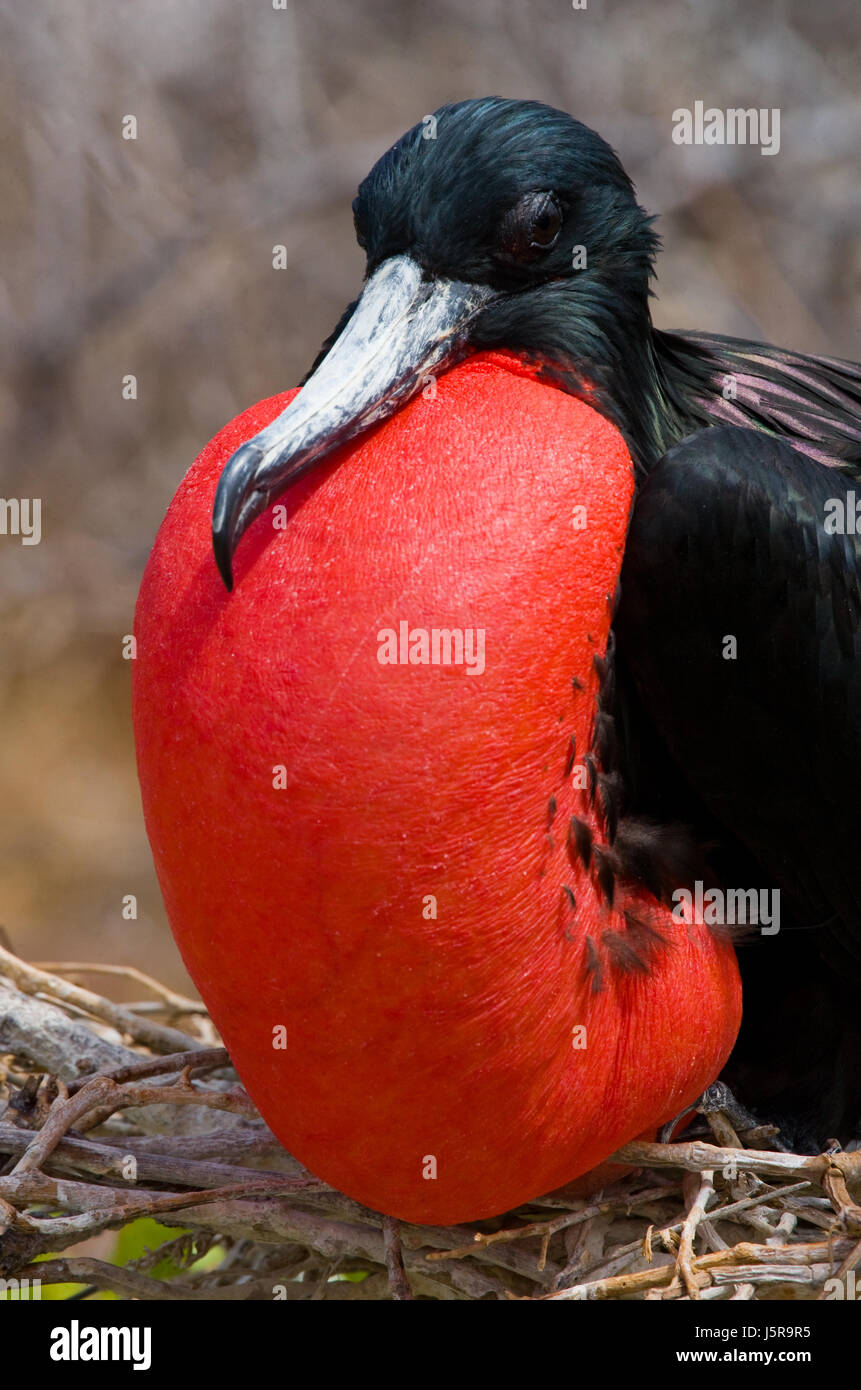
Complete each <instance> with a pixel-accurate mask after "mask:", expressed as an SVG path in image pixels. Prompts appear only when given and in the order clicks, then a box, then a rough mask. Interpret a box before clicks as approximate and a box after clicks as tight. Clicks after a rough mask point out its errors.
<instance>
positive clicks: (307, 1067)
mask: <svg viewBox="0 0 861 1390" xmlns="http://www.w3.org/2000/svg"><path fill="white" fill-rule="evenodd" d="M292 394H294V393H286V394H285V395H281V396H277V397H275V398H273V399H271V400H268V401H263V402H261V403H260V404H259V405H257V406H255V407H254V408H253V409H252V410H249V411H247V412H245V413H244V414H243V415H241V416H239V417H238V418H237V419H236V420H234V421H232V422H231V424H229V425H228V426H226V428H225V429H223V430H222V431H221V432H220V433H219V434H218V435H217V436H216V437H215V439H213V440H212V442H211V443H210V444H209V445H208V446H207V447H206V448H205V449H204V451H203V453H202V454H201V455H200V457H199V458H198V459H197V461H196V462H195V464H194V465H193V467H192V468H191V470H190V472H189V473H188V475H187V477H186V478H185V479H184V481H183V482H182V484H181V485H180V487H179V490H178V491H177V494H176V496H175V498H174V500H173V502H172V504H171V506H170V509H169V511H168V514H167V517H166V518H165V521H164V524H163V525H162V528H161V530H160V532H159V535H158V537H157V540H156V543H155V546H154V548H153V552H152V555H151V557H150V561H149V564H148V566H147V569H146V573H145V575H144V579H143V583H142V585H141V591H140V597H139V600H138V606H137V613H136V617H135V635H136V637H137V653H138V654H137V660H136V661H135V664H134V723H135V736H136V742H137V755H138V765H139V772H140V782H141V790H142V796H143V805H144V812H145V816H146V825H147V831H148V833H149V838H150V843H151V845H152V851H153V856H154V858H155V864H156V868H157V871H158V876H159V881H160V884H161V888H162V892H163V894H164V900H165V905H166V908H167V913H168V917H169V919H170V923H171V926H172V928H173V932H174V934H175V936H176V939H177V942H178V943H179V947H180V950H181V952H182V956H183V959H184V961H185V963H186V965H187V967H188V970H189V972H190V973H191V976H192V978H193V979H194V981H195V983H196V984H197V987H198V989H199V990H200V993H201V995H202V997H203V999H204V1001H205V1003H206V1005H207V1007H208V1008H209V1010H210V1012H211V1015H212V1018H213V1020H214V1022H215V1024H216V1026H217V1028H218V1029H219V1031H220V1033H221V1035H222V1037H223V1038H224V1041H225V1044H226V1046H227V1047H228V1048H229V1050H230V1053H231V1056H232V1057H233V1060H234V1062H235V1064H236V1067H237V1069H238V1071H239V1074H240V1076H241V1077H242V1080H243V1082H244V1083H245V1085H246V1087H247V1089H248V1092H249V1094H250V1095H251V1096H252V1098H253V1099H254V1101H255V1103H256V1104H257V1106H258V1107H259V1109H260V1111H261V1113H262V1115H263V1117H264V1119H265V1120H266V1121H267V1123H268V1124H269V1125H270V1126H271V1128H272V1129H273V1130H274V1132H275V1133H276V1134H277V1135H278V1137H279V1139H280V1140H281V1141H282V1143H283V1144H284V1145H285V1146H286V1147H287V1148H288V1149H289V1150H290V1151H291V1152H292V1153H293V1154H294V1155H295V1156H296V1157H297V1158H298V1159H299V1160H300V1161H301V1162H302V1163H304V1164H305V1165H306V1166H307V1167H308V1168H309V1169H310V1170H311V1171H312V1172H313V1173H314V1174H316V1175H317V1176H318V1177H320V1178H322V1179H324V1180H325V1181H326V1182H328V1183H331V1184H332V1185H334V1186H335V1187H337V1188H340V1189H341V1190H343V1191H344V1192H346V1193H347V1194H348V1195H349V1196H350V1197H352V1198H355V1199H356V1200H358V1201H360V1202H363V1203H365V1204H366V1205H367V1206H369V1207H372V1208H375V1209H376V1210H378V1211H382V1212H385V1213H389V1214H391V1215H394V1216H397V1217H400V1218H403V1219H405V1220H408V1221H417V1222H433V1223H451V1222H458V1221H466V1220H473V1219H477V1218H481V1217H487V1216H492V1215H496V1214H498V1213H500V1212H503V1211H506V1210H507V1209H509V1208H511V1207H513V1206H516V1205H518V1204H519V1203H522V1202H524V1201H528V1200H530V1199H532V1198H535V1197H537V1196H539V1195H540V1194H542V1193H546V1192H549V1191H551V1190H552V1189H554V1188H558V1187H560V1186H562V1185H564V1184H565V1183H568V1182H569V1181H571V1180H572V1179H573V1178H575V1177H577V1176H578V1175H580V1174H583V1173H586V1172H587V1171H588V1170H590V1169H592V1168H594V1167H595V1165H597V1164H599V1163H601V1162H602V1161H603V1160H604V1159H606V1158H607V1157H608V1155H610V1154H612V1153H613V1152H614V1151H615V1150H616V1149H617V1148H618V1147H619V1146H620V1145H621V1144H624V1143H625V1142H626V1141H627V1140H629V1139H631V1138H633V1137H635V1136H638V1135H643V1134H644V1133H645V1132H647V1131H648V1132H649V1133H652V1132H653V1131H654V1130H655V1129H656V1127H657V1126H658V1125H661V1124H663V1123H664V1122H666V1121H667V1120H669V1119H671V1118H672V1117H673V1116H674V1115H676V1114H678V1113H679V1111H681V1110H682V1109H683V1108H684V1107H685V1106H686V1105H688V1104H689V1103H690V1102H691V1101H692V1100H693V1099H694V1098H695V1097H696V1096H697V1095H698V1093H699V1092H701V1091H702V1090H703V1088H704V1087H705V1086H706V1085H707V1084H708V1083H709V1082H711V1081H712V1080H713V1079H714V1077H715V1076H716V1075H717V1073H718V1072H719V1070H720V1068H721V1066H722V1065H723V1063H724V1061H725V1059H726V1058H727V1056H728V1054H729V1052H730V1049H731V1047H732V1044H733V1041H734V1038H735V1035H736V1031H737V1029H738V1024H739V1020H740V1013H741V1003H740V985H739V977H738V972H737V967H736V961H735V955H734V952H733V950H732V948H731V946H730V945H728V944H726V943H723V942H720V941H718V940H716V939H715V938H713V937H712V936H711V935H710V934H709V932H708V930H707V929H706V928H705V927H703V926H698V925H695V924H694V925H687V924H685V923H681V922H678V921H676V920H675V919H674V918H673V916H672V915H671V913H670V912H669V910H668V909H666V908H664V907H662V906H660V905H659V904H658V903H657V902H656V901H655V900H654V899H651V898H649V897H648V895H646V894H644V893H641V892H632V891H630V890H628V891H627V892H625V891H623V890H622V889H621V888H620V887H618V885H617V887H616V891H615V895H614V897H613V900H612V902H610V901H608V899H607V895H606V893H605V892H604V891H603V890H602V888H601V885H600V883H599V875H598V872H597V870H598V864H599V860H600V849H601V846H602V844H604V843H605V842H606V840H607V831H606V827H605V825H604V823H603V821H602V816H601V809H600V799H599V798H595V797H594V796H590V793H589V790H588V786H586V787H585V788H584V778H583V770H584V766H585V764H584V757H585V755H586V754H587V753H588V752H589V750H590V746H591V741H592V735H593V724H594V718H595V711H596V693H597V689H598V675H597V673H596V669H595V657H596V656H597V657H601V656H602V655H603V653H604V652H605V649H606V646H607V640H608V632H609V625H610V620H611V606H612V597H613V595H614V593H615V590H616V585H617V581H618V578H619V571H620V566H621V562H622V555H623V551H624V545H625V536H626V531H627V526H628V519H629V514H630V510H631V506H632V500H633V476H632V465H631V461H630V458H629V455H628V452H627V449H626V447H625V444H624V442H623V440H622V438H621V436H620V435H619V433H618V432H617V430H616V429H615V428H614V427H613V426H612V425H611V424H609V423H608V421H607V420H605V419H604V418H602V417H601V416H600V415H598V414H597V413H596V412H595V411H594V410H592V409H591V408H590V407H589V406H588V405H585V404H583V403H582V402H581V401H579V400H577V399H575V398H573V397H572V396H569V395H566V394H564V393H563V392H561V391H560V390H558V389H556V388H554V387H552V386H550V385H546V384H542V383H541V382H540V381H539V380H537V379H536V377H535V375H534V374H533V373H532V372H531V371H530V370H529V369H528V368H526V367H524V366H523V365H521V364H520V363H519V362H518V361H517V359H516V358H512V357H509V356H506V355H502V354H493V355H487V354H486V355H479V356H474V357H471V358H469V359H468V360H467V361H466V362H465V363H464V364H463V365H461V366H459V367H457V368H456V369H454V370H452V371H450V372H448V373H447V374H445V375H443V376H441V377H440V378H439V380H438V381H437V382H436V383H435V385H434V387H433V388H432V389H429V390H427V391H425V392H424V393H423V394H420V395H418V396H417V397H416V398H414V399H413V400H412V401H411V402H410V403H409V404H408V405H406V406H405V407H404V408H403V409H401V410H400V411H399V412H398V413H396V414H395V415H394V416H392V417H391V418H390V419H389V420H387V421H386V422H385V423H383V424H381V425H378V426H376V427H375V428H373V429H371V430H370V431H369V432H367V433H366V434H364V435H363V436H362V437H361V438H359V439H357V440H355V441H353V442H352V443H350V444H349V445H347V446H345V447H342V448H340V449H339V450H338V451H337V452H336V453H334V454H332V455H331V456H330V457H329V458H328V459H327V460H326V461H325V462H324V463H323V464H321V465H320V466H319V467H318V468H317V469H316V470H314V471H313V472H311V473H308V474H306V475H305V476H303V477H302V478H301V479H300V480H299V481H298V482H296V483H295V484H294V485H293V486H292V488H291V489H290V490H289V491H288V492H287V493H285V494H284V495H283V497H282V498H281V499H280V500H279V501H276V503H275V504H274V505H273V506H271V507H270V508H269V510H268V511H267V512H266V513H264V514H263V515H262V516H260V517H259V518H258V519H257V520H256V521H255V522H254V523H253V525H252V526H251V528H250V530H249V532H248V535H247V537H246V539H244V540H243V542H242V544H241V546H240V547H239V551H238V554H237V558H236V568H235V575H236V584H235V589H234V592H233V593H232V594H228V593H227V592H226V591H225V589H224V586H223V584H222V582H221V580H220V579H219V576H218V573H217V571H216V568H215V564H214V563H213V558H212V551H211V540H210V520H211V512H212V504H213V495H214V491H215V487H216V483H217V481H218V478H219V474H220V473H221V470H222V468H223V467H224V465H225V463H226V461H227V459H228V458H229V457H230V455H231V453H232V452H233V450H234V449H236V448H237V446H238V445H239V444H240V443H241V442H243V441H244V440H246V439H248V438H249V437H250V436H252V435H253V434H255V433H256V432H257V431H258V430H259V429H261V428H262V427H263V426H264V425H265V424H267V423H268V422H269V421H270V420H271V419H272V418H274V416H275V415H276V414H278V413H279V412H280V411H281V410H283V409H284V407H285V405H286V404H287V402H288V401H289V400H290V399H291V398H292ZM572 740H573V742H572ZM587 780H588V779H587ZM572 817H573V818H574V819H573V821H572ZM596 847H597V849H598V856H596V853H595V848H596ZM626 914H627V915H626ZM637 962H639V964H638V963H637Z"/></svg>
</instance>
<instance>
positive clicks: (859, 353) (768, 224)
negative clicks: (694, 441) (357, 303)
mask: <svg viewBox="0 0 861 1390" xmlns="http://www.w3.org/2000/svg"><path fill="white" fill-rule="evenodd" d="M580 2H581V3H582V0H580ZM275 4H276V5H279V6H281V8H277V9H276V8H275V7H274V5H273V0H87V3H85V4H79V5H69V4H68V3H63V0H29V3H28V4H26V5H24V4H22V3H20V0H0V141H2V145H1V146H0V150H1V151H2V153H0V159H2V197H0V324H2V333H0V353H2V379H0V439H1V440H2V450H0V467H2V486H0V495H2V497H4V498H9V497H40V498H41V499H42V540H41V543H40V544H39V545H38V546H22V545H21V544H20V541H19V539H18V538H16V537H14V536H8V535H7V536H0V701H2V736H0V799H2V815H0V923H2V924H3V926H4V927H5V929H6V932H7V933H8V937H9V939H10V940H11V942H12V943H13V945H14V947H15V949H16V950H17V951H18V952H19V953H20V954H22V955H25V956H27V957H28V958H29V959H32V960H70V959H77V960H101V961H107V962H116V963H124V964H132V965H137V966H140V967H143V968H145V969H147V970H150V971H152V972H153V973H154V974H156V975H158V976H160V977H161V978H162V979H163V980H164V981H165V982H166V983H168V984H172V985H176V986H182V985H184V984H186V977H185V974H184V971H183V969H182V965H181V962H180V960H179V956H178V953H177V951H176V948H175V947H174V945H173V941H172V938H171V936H170V933H169V930H168V927H167V923H166V919H165V915H164V910H163V907H162V904H161V898H160V895H159V891H158V885H157V883H156V880H155V876H154V873H153V870H152V865H151V861H150V855H149V848H148V845H147V840H146V835H145V832H144V826H143V820H142V816H141V812H140V803H139V798H138V791H137V781H136V775H135V765H134V749H133V745H132V734H131V723H130V717H129V684H130V672H129V663H128V662H127V661H125V660H123V657H122V643H123V637H124V636H125V634H127V633H130V632H131V631H132V615H133V610H134V602H135V597H136V593H137V588H138V584H139V581H140V576H141V573H142V570H143V566H144V564H145V562H146V558H147V554H148V551H149V548H150V545H151V543H152V540H153V537H154V535H155V532H156V530H157V528H158V526H159V523H160V521H161V519H162V517H163V515H164V512H165V509H166V507H167V505H168V503H169V501H170V499H171V496H172V495H173V492H174V490H175V488H176V486H177V484H178V482H179V480H180V478H181V477H182V475H183V473H184V472H185V470H186V469H187V468H188V467H189V465H190V464H191V462H192V460H193V459H194V457H195V455H196V454H197V453H198V451H199V450H200V449H201V447H202V446H203V445H204V444H205V443H206V441H207V440H208V439H209V438H210V437H211V436H212V435H213V434H214V433H215V432H216V431H217V430H218V429H219V428H220V427H221V426H222V425H223V424H224V423H225V422H226V421H227V420H228V419H229V418H230V417H231V416H233V415H235V414H237V413H238V412H239V411H240V410H243V409H244V408H246V407H247V406H249V405H251V404H252V403H253V402H254V401H256V400H258V399H260V398H261V397H264V396H269V395H272V394H274V393H275V392H277V391H280V390H283V389H285V388H286V387H287V386H289V385H291V384H293V383H295V382H296V381H297V379H298V378H299V377H300V376H301V375H302V374H303V373H304V372H305V370H306V369H307V367H308V366H309V365H310V363H311V361H312V359H313V358H314V356H315V354H316V352H317V349H318V347H319V344H320V342H321V341H322V340H323V338H324V337H325V336H326V335H327V334H328V333H329V331H330V330H331V328H332V327H333V326H334V324H335V322H336V320H337V319H338V317H339V315H340V313H341V311H342V309H343V307H344V305H345V304H346V303H347V301H348V300H349V299H351V298H353V297H354V295H355V292H356V289H357V286H358V284H359V282H360V280H361V273H362V264H363V261H362V255H361V253H360V251H359V249H358V247H357V246H356V245H355V242H354V239H353V229H352V216H351V212H350V202H351V200H352V198H353V195H354V192H355V188H356V185H357V184H358V182H359V181H360V179H361V178H362V177H363V175H364V174H365V173H366V172H367V170H368V169H369V168H370V166H371V164H372V163H373V162H374V161H375V160H376V158H377V157H378V156H379V155H380V154H381V153H382V152H383V151H384V150H385V149H386V148H387V147H388V146H389V145H390V144H391V143H392V142H393V141H394V140H395V139H396V138H397V137H398V136H399V135H400V134H401V133H402V132H403V131H404V130H405V129H407V128H408V127H409V126H411V125H413V124H414V123H415V122H416V121H418V120H421V118H422V117H423V116H424V115H426V114H428V113H430V112H432V111H433V110H434V109H435V108H436V107H437V106H439V105H441V104H442V103H443V102H446V101H452V100H457V99H460V98H464V97H470V96H482V95H487V94H492V93H493V94H500V95H503V96H513V97H531V98H537V99H540V100H542V101H546V102H549V103H551V104H552V105H555V106H559V107H562V108H564V109H566V110H568V111H570V112H571V113H572V114H573V115H575V116H577V117H579V118H580V119H581V120H583V121H585V122H586V123H587V124H589V125H592V126H594V127H595V128H596V129H598V130H599V131H600V132H601V134H602V135H603V136H604V137H605V138H606V139H608V140H609V141H610V143H611V144H612V145H613V146H614V147H615V148H616V149H617V151H618V152H619V154H620V156H621V158H622V160H623V163H624V164H625V166H626V168H627V169H628V172H629V173H630V174H631V176H632V177H633V179H634V181H635V183H636V185H637V189H638V193H639V197H640V201H641V203H643V204H644V206H645V207H647V208H648V209H649V210H650V211H651V212H655V213H659V214H660V215H661V218H660V223H659V230H660V231H661V233H662V235H663V239H664V253H663V256H662V258H661V261H660V278H659V283H658V286H657V292H658V296H659V297H658V300H657V302H656V304H655V318H656V321H657V323H658V324H659V325H660V326H661V327H665V328H688V327H695V328H700V329H708V330H711V331H716V332H727V333H736V334H740V335H743V336H747V337H754V338H764V339H768V340H770V341H773V342H777V343H780V344H783V345H785V346H789V347H793V348H797V349H801V350H804V351H808V352H825V353H828V354H832V355H836V356H846V357H852V358H855V359H857V358H859V357H861V343H859V312H858V311H859V298H861V245H859V238H858V226H859V181H858V149H859V131H861V93H859V85H858V71H859V48H861V7H859V5H858V3H857V0H817V3H816V4H813V5H811V4H810V3H809V0H796V2H794V3H779V2H778V0H775V2H774V3H767V2H766V3H760V4H758V5H756V6H753V5H751V4H750V3H749V2H748V0H721V2H720V3H717V0H637V3H636V4H632V3H630V0H587V4H586V7H585V8H582V9H578V8H575V7H574V5H572V3H571V0H435V3H434V4H433V5H429V4H427V3H426V0H275ZM697 100H701V101H704V102H705V104H706V106H717V107H721V108H726V107H731V106H740V107H750V106H757V107H768V108H771V107H779V108H780V111H781V145H780V151H779V153H778V154H777V155H775V156H763V155H762V154H761V153H760V151H759V149H758V148H756V147H753V148H751V147H744V146H736V147H732V146H712V147H710V146H690V147H682V146H678V145H675V144H674V143H673V141H672V139H671V133H672V113H673V111H674V110H675V109H676V108H678V107H689V108H692V107H693V104H694V102H695V101H697ZM129 115H133V116H134V117H135V118H136V122H137V139H135V140H126V139H123V119H124V117H126V116H129ZM278 243H281V244H283V245H284V246H285V247H286V250H287V256H286V261H287V264H286V267H285V268H284V269H283V270H273V268H272V248H273V246H274V245H276V244H278ZM127 374H134V376H135V377H136V378H137V393H138V394H137V399H136V400H125V399H123V393H122V379H123V377H124V376H126V375H127ZM126 894H135V895H136V896H137V900H138V917H137V920H136V921H127V920H125V919H124V918H123V914H122V900H123V897H124V895H126ZM94 983H95V987H97V988H102V985H101V984H100V983H99V982H94ZM117 992H118V994H119V996H120V997H122V989H120V990H118V991H117Z"/></svg>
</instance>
